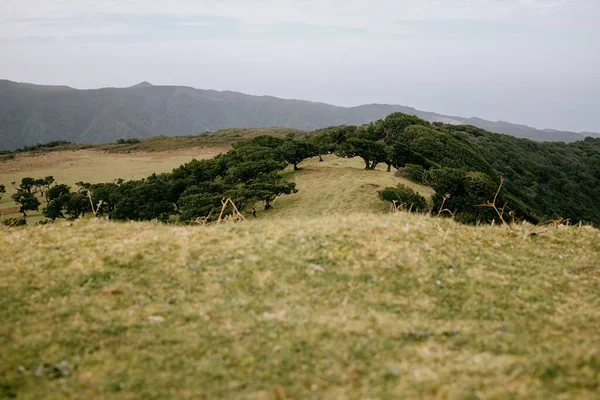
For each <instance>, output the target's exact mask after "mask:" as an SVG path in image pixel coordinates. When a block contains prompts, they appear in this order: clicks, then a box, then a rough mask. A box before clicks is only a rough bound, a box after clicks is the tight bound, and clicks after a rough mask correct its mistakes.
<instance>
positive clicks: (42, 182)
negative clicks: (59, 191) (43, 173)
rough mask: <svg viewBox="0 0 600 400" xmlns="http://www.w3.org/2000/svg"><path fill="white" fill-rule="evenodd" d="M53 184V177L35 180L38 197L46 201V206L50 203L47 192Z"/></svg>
mask: <svg viewBox="0 0 600 400" xmlns="http://www.w3.org/2000/svg"><path fill="white" fill-rule="evenodd" d="M54 183H55V180H54V177H53V176H47V177H45V178H40V179H36V180H35V183H34V185H35V187H36V188H37V191H38V192H39V194H40V196H41V197H43V198H44V200H46V205H48V202H49V201H50V200H49V199H48V191H49V190H50V188H51V187H52V184H54Z"/></svg>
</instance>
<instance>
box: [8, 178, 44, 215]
mask: <svg viewBox="0 0 600 400" xmlns="http://www.w3.org/2000/svg"><path fill="white" fill-rule="evenodd" d="M14 184H15V183H14V182H13V185H14ZM35 188H36V180H35V179H33V178H30V177H25V178H23V179H21V184H20V185H19V186H18V187H16V192H15V193H13V195H12V196H11V198H12V199H13V201H14V202H15V203H17V204H18V205H19V212H20V213H21V214H23V218H27V211H38V210H39V207H40V201H39V200H38V199H37V196H36V195H37V192H36V191H35Z"/></svg>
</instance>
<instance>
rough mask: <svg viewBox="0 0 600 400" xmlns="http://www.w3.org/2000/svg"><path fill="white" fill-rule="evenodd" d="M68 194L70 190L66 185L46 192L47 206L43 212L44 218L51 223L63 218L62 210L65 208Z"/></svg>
mask: <svg viewBox="0 0 600 400" xmlns="http://www.w3.org/2000/svg"><path fill="white" fill-rule="evenodd" d="M70 192H71V188H70V187H69V186H67V185H63V184H60V185H55V186H53V187H51V188H50V189H49V190H48V192H47V197H46V199H47V200H46V201H47V205H46V208H45V209H44V211H43V212H44V216H45V217H46V218H50V219H51V220H53V221H54V220H56V219H57V218H65V215H64V210H63V208H64V207H65V204H66V202H67V200H68V196H69V194H70Z"/></svg>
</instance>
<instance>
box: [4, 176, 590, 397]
mask: <svg viewBox="0 0 600 400" xmlns="http://www.w3.org/2000/svg"><path fill="white" fill-rule="evenodd" d="M303 173H305V174H309V173H310V172H309V168H308V167H307V168H306V170H305V171H304V172H303ZM299 176H301V174H300V175H299ZM599 243H600V234H599V232H598V231H597V230H594V229H592V228H587V227H582V228H578V227H563V226H560V227H533V226H529V225H519V226H515V227H512V228H505V227H490V226H480V227H471V226H464V225H459V224H456V223H454V222H453V221H450V220H447V219H439V218H432V217H425V216H415V215H409V214H398V215H396V216H392V215H380V216H377V215H372V214H371V215H369V214H351V215H348V216H342V215H336V216H329V217H318V218H278V219H272V220H259V221H253V220H252V221H249V222H247V223H243V224H237V225H219V226H210V227H174V226H168V225H161V224H152V223H110V222H104V221H97V220H80V221H76V222H72V223H61V224H54V225H49V226H39V227H32V228H27V229H6V228H0V248H1V249H2V257H1V258H0V310H2V311H1V312H0V354H2V357H1V359H2V362H1V363H0V397H1V398H10V397H14V396H18V398H42V397H43V398H82V397H86V398H98V397H110V398H117V399H128V398H175V397H178V398H206V399H216V398H247V399H283V398H296V399H300V398H593V397H596V396H597V393H598V390H599V389H600V387H599V382H600V380H599V374H600V355H599V354H598V349H599V348H600V339H599V336H598V334H597V333H598V332H597V326H596V324H595V322H596V321H598V319H599V318H600V309H599V307H598V305H599V304H600V292H599V291H598V286H599V285H600V275H599V274H598V267H599V265H598V259H600V245H599Z"/></svg>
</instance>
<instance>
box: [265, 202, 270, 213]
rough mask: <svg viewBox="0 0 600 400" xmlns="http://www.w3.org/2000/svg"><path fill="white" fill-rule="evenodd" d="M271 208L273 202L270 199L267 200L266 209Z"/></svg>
mask: <svg viewBox="0 0 600 400" xmlns="http://www.w3.org/2000/svg"><path fill="white" fill-rule="evenodd" d="M270 209H271V202H270V201H269V200H265V211H266V210H270Z"/></svg>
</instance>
